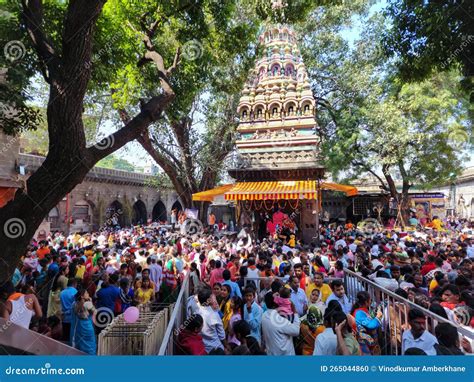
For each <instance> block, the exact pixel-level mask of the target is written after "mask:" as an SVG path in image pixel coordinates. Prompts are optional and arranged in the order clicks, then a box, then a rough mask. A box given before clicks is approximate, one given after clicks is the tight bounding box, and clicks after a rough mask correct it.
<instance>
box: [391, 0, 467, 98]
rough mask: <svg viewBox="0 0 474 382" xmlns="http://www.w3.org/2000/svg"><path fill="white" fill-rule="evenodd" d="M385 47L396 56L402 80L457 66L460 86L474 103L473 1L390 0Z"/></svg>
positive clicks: (420, 77)
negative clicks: (459, 74) (460, 73)
mask: <svg viewBox="0 0 474 382" xmlns="http://www.w3.org/2000/svg"><path fill="white" fill-rule="evenodd" d="M386 14H387V16H388V17H389V21H390V23H391V27H390V28H389V29H387V30H386V31H384V48H385V50H386V52H387V53H388V54H389V55H390V56H396V57H397V68H398V71H399V75H400V77H401V78H402V80H403V81H413V80H423V79H425V78H427V77H429V76H430V75H431V74H432V73H433V72H437V71H448V70H451V69H453V68H460V69H461V72H462V77H461V78H460V80H461V81H460V83H461V85H462V88H463V89H464V90H465V91H466V92H467V93H468V94H469V96H470V101H471V102H474V61H473V59H472V58H473V57H474V23H473V20H472V18H473V15H474V2H472V1H470V0H445V1H435V0H429V1H413V0H390V1H389V6H388V8H387V11H386Z"/></svg>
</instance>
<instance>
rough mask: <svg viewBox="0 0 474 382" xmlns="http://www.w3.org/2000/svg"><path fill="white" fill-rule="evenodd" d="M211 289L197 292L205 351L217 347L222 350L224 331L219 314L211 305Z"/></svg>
mask: <svg viewBox="0 0 474 382" xmlns="http://www.w3.org/2000/svg"><path fill="white" fill-rule="evenodd" d="M211 295H212V292H211V289H209V288H203V289H202V290H200V291H199V293H198V301H199V309H198V311H197V313H198V314H200V315H201V316H202V318H203V321H204V323H203V327H202V329H201V336H202V341H203V342H204V347H205V349H206V352H207V353H209V352H210V351H211V350H213V349H216V348H219V349H222V350H224V340H225V331H224V325H223V324H222V320H221V318H220V317H219V314H218V313H217V312H216V311H215V310H214V309H212V307H211Z"/></svg>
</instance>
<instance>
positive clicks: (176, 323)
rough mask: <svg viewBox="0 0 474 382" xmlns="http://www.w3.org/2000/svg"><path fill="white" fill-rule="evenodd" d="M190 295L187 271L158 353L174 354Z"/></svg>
mask: <svg viewBox="0 0 474 382" xmlns="http://www.w3.org/2000/svg"><path fill="white" fill-rule="evenodd" d="M189 296H190V292H189V273H188V274H186V277H185V278H184V281H183V283H182V284H181V289H180V291H179V295H178V298H177V299H176V302H175V303H174V309H173V310H172V313H171V318H170V319H169V323H168V327H167V328H166V332H165V334H164V336H163V340H162V342H161V346H160V349H159V351H158V355H173V354H175V344H176V336H177V333H179V329H180V328H181V327H182V325H183V323H184V320H185V318H186V303H187V301H188V298H189Z"/></svg>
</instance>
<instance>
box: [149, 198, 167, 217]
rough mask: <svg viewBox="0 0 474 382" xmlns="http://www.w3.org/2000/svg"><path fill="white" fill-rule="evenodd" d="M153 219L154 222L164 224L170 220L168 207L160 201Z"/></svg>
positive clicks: (156, 205) (153, 213)
mask: <svg viewBox="0 0 474 382" xmlns="http://www.w3.org/2000/svg"><path fill="white" fill-rule="evenodd" d="M152 219H153V221H154V222H164V221H166V220H168V214H167V213H166V207H165V205H164V203H163V202H162V201H161V200H159V201H158V202H157V203H156V204H155V205H154V207H153V212H152Z"/></svg>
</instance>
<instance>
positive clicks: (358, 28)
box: [99, 0, 474, 168]
mask: <svg viewBox="0 0 474 382" xmlns="http://www.w3.org/2000/svg"><path fill="white" fill-rule="evenodd" d="M386 5H387V1H386V0H381V1H376V2H375V3H374V4H373V5H372V7H371V9H370V11H369V16H371V15H372V14H374V13H375V12H378V11H380V10H382V9H383V8H384V7H385V6H386ZM361 32H362V23H361V20H360V18H359V17H356V16H354V18H353V25H352V27H351V28H345V29H344V30H343V31H342V32H341V35H342V37H343V38H344V39H345V40H347V41H348V42H349V45H350V46H351V47H352V46H353V45H354V42H355V41H356V40H357V39H358V38H359V36H360V34H361ZM196 118H197V119H201V120H202V119H203V118H202V115H198V113H197V114H196ZM202 128H204V126H202ZM198 129H199V128H198ZM116 130H117V127H116V126H115V125H114V124H113V123H112V122H111V121H105V122H104V123H103V124H102V126H100V128H99V139H100V138H103V137H105V136H107V135H109V134H111V133H113V132H114V131H116ZM466 154H467V157H468V158H469V160H468V162H466V164H465V166H466V167H471V166H474V156H473V155H472V152H471V153H466ZM115 155H117V156H119V157H121V158H123V159H126V160H127V161H129V162H131V163H132V164H134V165H135V166H137V167H141V168H143V167H147V166H150V165H151V164H153V160H152V159H151V158H150V156H149V155H148V154H147V153H146V151H145V150H144V149H143V148H142V147H141V146H140V144H138V143H137V142H130V143H128V144H127V145H126V146H125V147H124V148H122V149H120V150H119V151H117V152H116V153H115Z"/></svg>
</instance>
